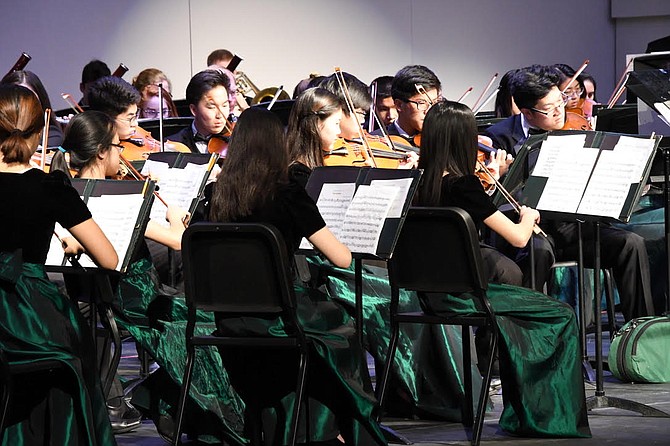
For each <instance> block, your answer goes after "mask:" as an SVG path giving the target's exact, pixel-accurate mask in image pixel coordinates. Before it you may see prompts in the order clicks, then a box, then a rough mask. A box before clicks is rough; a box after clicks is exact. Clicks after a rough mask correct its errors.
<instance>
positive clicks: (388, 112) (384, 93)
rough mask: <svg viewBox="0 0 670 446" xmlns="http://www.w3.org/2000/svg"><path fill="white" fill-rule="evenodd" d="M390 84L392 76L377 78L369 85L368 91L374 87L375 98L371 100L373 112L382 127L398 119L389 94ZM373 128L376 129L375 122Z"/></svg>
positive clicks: (391, 96)
mask: <svg viewBox="0 0 670 446" xmlns="http://www.w3.org/2000/svg"><path fill="white" fill-rule="evenodd" d="M392 83H393V76H379V77H378V78H376V79H375V80H373V81H372V82H371V83H370V89H372V87H373V86H374V87H375V90H376V94H375V97H374V98H373V100H374V101H375V104H374V105H375V111H376V112H377V116H378V117H379V120H380V121H381V123H382V125H385V126H389V125H391V123H393V121H395V120H396V118H397V117H398V110H396V108H395V102H394V101H393V95H392V94H391V84H392ZM370 119H372V118H370ZM375 127H377V123H376V122H375Z"/></svg>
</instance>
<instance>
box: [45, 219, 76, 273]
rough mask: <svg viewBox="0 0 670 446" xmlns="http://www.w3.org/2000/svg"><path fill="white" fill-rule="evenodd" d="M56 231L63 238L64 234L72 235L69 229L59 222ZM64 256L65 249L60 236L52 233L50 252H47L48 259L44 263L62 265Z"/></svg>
mask: <svg viewBox="0 0 670 446" xmlns="http://www.w3.org/2000/svg"><path fill="white" fill-rule="evenodd" d="M54 232H55V233H56V234H58V236H59V237H61V238H62V237H64V236H65V237H67V236H70V233H69V232H68V230H67V229H65V228H63V227H62V226H61V225H60V224H59V223H56V226H55V227H54ZM64 258H65V251H63V245H61V243H60V240H58V237H56V235H55V234H52V235H51V240H50V241H49V252H47V260H46V261H45V262H44V264H45V265H56V266H61V265H62V264H63V260H64Z"/></svg>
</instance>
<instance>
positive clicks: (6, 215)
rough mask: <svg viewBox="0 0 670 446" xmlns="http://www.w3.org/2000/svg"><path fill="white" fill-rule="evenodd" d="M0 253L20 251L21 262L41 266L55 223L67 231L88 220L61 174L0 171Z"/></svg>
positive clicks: (84, 207)
mask: <svg viewBox="0 0 670 446" xmlns="http://www.w3.org/2000/svg"><path fill="white" fill-rule="evenodd" d="M0 191H2V195H3V199H2V206H0V251H9V252H11V251H15V250H17V249H23V261H24V262H28V263H41V264H43V263H44V262H45V261H46V258H47V252H48V251H49V243H50V241H51V237H52V235H53V230H54V222H58V223H60V224H61V225H62V226H63V227H64V228H66V229H68V228H71V227H73V226H76V225H78V224H79V223H82V222H84V221H86V220H88V219H89V218H91V213H90V212H89V210H88V208H87V207H86V204H85V203H84V202H83V201H82V200H81V198H80V197H79V194H78V193H77V191H76V190H75V189H74V188H73V187H72V185H71V184H70V181H69V180H68V178H67V177H66V176H65V174H64V173H63V172H60V171H55V172H51V173H49V174H46V173H44V172H42V171H41V170H39V169H30V170H28V171H26V172H24V173H21V174H19V173H8V172H0Z"/></svg>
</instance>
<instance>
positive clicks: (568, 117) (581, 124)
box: [561, 110, 593, 130]
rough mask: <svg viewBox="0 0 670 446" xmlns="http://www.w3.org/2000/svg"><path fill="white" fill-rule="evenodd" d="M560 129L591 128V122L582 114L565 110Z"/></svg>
mask: <svg viewBox="0 0 670 446" xmlns="http://www.w3.org/2000/svg"><path fill="white" fill-rule="evenodd" d="M561 130H593V129H592V128H591V123H590V122H589V120H588V119H586V118H585V117H584V116H583V115H581V114H579V113H575V112H570V111H567V110H566V112H565V124H563V128H562V129H561Z"/></svg>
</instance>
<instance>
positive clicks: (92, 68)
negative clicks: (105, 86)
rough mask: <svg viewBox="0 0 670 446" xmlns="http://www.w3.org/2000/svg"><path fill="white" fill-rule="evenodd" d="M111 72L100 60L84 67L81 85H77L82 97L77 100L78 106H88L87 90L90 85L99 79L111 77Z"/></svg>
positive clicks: (95, 60)
mask: <svg viewBox="0 0 670 446" xmlns="http://www.w3.org/2000/svg"><path fill="white" fill-rule="evenodd" d="M111 75H112V71H111V70H110V69H109V67H108V66H107V64H106V63H104V62H103V61H101V60H97V59H94V60H92V61H90V62H89V63H87V64H86V65H84V68H83V69H82V70H81V83H80V84H79V91H81V94H82V95H83V96H82V97H81V99H80V100H79V105H81V106H88V90H89V88H91V85H93V83H94V82H95V81H97V80H98V79H100V78H101V77H105V76H111Z"/></svg>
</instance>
